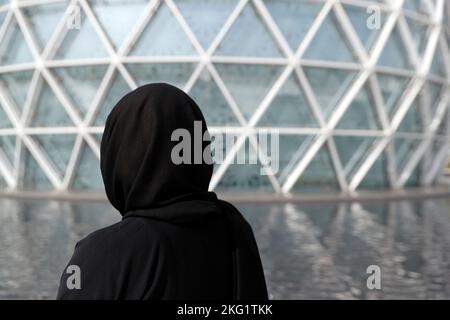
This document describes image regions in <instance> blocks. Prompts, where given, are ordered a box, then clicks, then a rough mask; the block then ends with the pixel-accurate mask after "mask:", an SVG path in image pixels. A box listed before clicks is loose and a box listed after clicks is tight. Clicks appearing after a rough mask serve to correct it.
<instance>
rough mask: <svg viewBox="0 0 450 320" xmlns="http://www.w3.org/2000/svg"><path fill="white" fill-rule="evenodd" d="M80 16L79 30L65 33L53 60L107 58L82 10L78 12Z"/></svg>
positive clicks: (73, 29)
mask: <svg viewBox="0 0 450 320" xmlns="http://www.w3.org/2000/svg"><path fill="white" fill-rule="evenodd" d="M80 15H81V19H80V28H79V29H77V28H72V29H69V30H68V31H67V34H66V36H65V37H64V39H63V41H62V43H61V44H60V46H59V48H58V50H57V51H56V54H55V58H56V59H82V58H99V57H106V56H109V54H108V53H107V52H106V49H105V47H104V46H103V43H102V41H101V40H100V38H99V36H98V35H97V32H96V31H95V29H94V27H93V26H92V24H91V22H90V21H89V19H88V17H87V16H86V15H85V14H84V11H83V10H80Z"/></svg>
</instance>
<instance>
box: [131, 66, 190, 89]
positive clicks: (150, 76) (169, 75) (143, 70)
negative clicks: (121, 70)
mask: <svg viewBox="0 0 450 320" xmlns="http://www.w3.org/2000/svg"><path fill="white" fill-rule="evenodd" d="M126 66H127V69H128V70H129V71H130V73H131V75H132V76H133V78H134V79H135V80H136V81H137V83H138V85H140V86H142V85H144V84H147V83H152V82H167V83H169V84H171V85H174V86H176V87H179V88H182V87H183V86H184V85H185V84H186V82H187V81H188V80H189V77H190V76H191V74H192V72H194V69H195V64H193V63H143V64H141V63H129V64H127V65H126Z"/></svg>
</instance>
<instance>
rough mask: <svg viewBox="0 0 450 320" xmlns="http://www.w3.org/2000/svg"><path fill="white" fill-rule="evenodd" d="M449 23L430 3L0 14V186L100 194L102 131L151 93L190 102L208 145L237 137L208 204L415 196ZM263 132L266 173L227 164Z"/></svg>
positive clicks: (83, 3) (24, 8) (438, 133)
mask: <svg viewBox="0 0 450 320" xmlns="http://www.w3.org/2000/svg"><path fill="white" fill-rule="evenodd" d="M368 8H369V11H367V9H368ZM77 10H79V14H80V15H79V16H77V13H78V11H77ZM449 13H450V3H448V2H447V1H444V0H422V1H420V0H405V1H403V0H386V1H381V0H380V1H362V0H341V1H338V0H323V1H319V0H317V1H301V0H165V1H163V0H161V1H156V0H151V1H141V0H128V1H120V0H116V1H114V0H112V1H87V0H78V1H75V0H74V1H58V0H23V1H0V186H1V188H2V189H3V190H6V191H16V190H19V191H20V190H33V191H48V190H56V191H65V190H78V191H79V190H86V189H87V190H91V189H92V190H101V189H102V182H101V179H100V175H99V170H98V158H99V142H100V137H101V133H102V131H103V124H104V120H105V117H106V115H107V114H108V112H109V110H110V109H111V108H112V107H113V106H114V104H115V102H116V101H117V100H118V99H119V98H120V97H121V96H122V95H123V94H125V93H126V92H128V91H130V90H131V89H134V88H136V87H137V86H139V85H142V84H144V83H147V82H152V81H166V82H169V83H172V84H175V85H177V86H179V87H181V88H183V89H184V90H185V91H186V92H188V93H190V94H191V95H192V96H193V97H194V99H196V100H197V101H198V103H199V105H200V107H201V108H202V110H203V112H204V114H205V117H206V119H207V121H208V123H209V126H210V131H211V132H225V131H227V132H237V133H240V136H239V139H238V140H237V142H236V144H235V146H234V147H233V148H232V150H231V151H230V152H229V153H228V154H227V156H226V158H225V161H224V163H223V164H221V165H220V166H217V167H216V169H215V173H214V176H213V179H212V182H211V189H214V190H220V191H221V190H231V191H233V190H249V191H261V190H264V191H269V192H277V193H284V194H287V193H295V192H305V191H307V192H309V191H319V192H325V191H326V192H330V191H331V192H339V191H343V192H349V193H351V192H354V191H358V190H362V189H380V188H394V189H396V188H403V187H406V186H419V185H430V184H432V183H433V182H434V181H435V179H436V177H437V176H438V175H439V173H440V172H441V171H442V168H443V164H444V163H445V161H446V158H447V151H448V150H447V149H448V146H447V142H448V130H447V128H448V121H449V116H448V115H449V112H447V108H448V104H449V95H450V91H449V90H448V89H449V76H448V75H449V74H450V73H449V70H450V60H449V50H448V45H449V43H448V40H447V39H448V36H449V35H450V28H449V26H448V25H447V24H445V23H443V21H445V22H448V19H446V17H447V14H449ZM77 17H80V18H81V21H80V28H79V29H76V28H75V29H71V28H69V25H70V26H72V27H73V26H74V25H76V23H77ZM378 18H379V20H378ZM368 19H369V20H368ZM368 21H370V25H368V24H367V23H368ZM377 21H379V22H380V25H379V26H377V25H376V22H377ZM373 23H375V25H373ZM269 128H277V129H279V132H280V148H281V149H280V151H281V153H280V156H281V159H280V161H281V162H280V166H281V167H280V172H279V173H277V174H276V175H272V176H260V175H259V170H255V169H256V168H258V169H259V166H257V165H253V166H241V167H237V166H238V165H235V164H232V160H233V157H234V155H235V153H236V152H238V150H239V148H241V147H243V146H244V145H245V144H246V141H248V139H249V137H250V140H249V141H250V145H251V146H255V145H256V144H255V140H254V136H252V135H250V136H249V133H250V132H251V130H252V129H256V130H267V129H269Z"/></svg>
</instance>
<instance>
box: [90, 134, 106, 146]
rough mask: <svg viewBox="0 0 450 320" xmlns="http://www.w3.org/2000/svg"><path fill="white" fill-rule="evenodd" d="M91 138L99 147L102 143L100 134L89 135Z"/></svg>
mask: <svg viewBox="0 0 450 320" xmlns="http://www.w3.org/2000/svg"><path fill="white" fill-rule="evenodd" d="M91 136H92V137H93V138H94V139H95V141H97V143H98V145H100V144H101V143H102V136H103V134H102V133H94V134H91Z"/></svg>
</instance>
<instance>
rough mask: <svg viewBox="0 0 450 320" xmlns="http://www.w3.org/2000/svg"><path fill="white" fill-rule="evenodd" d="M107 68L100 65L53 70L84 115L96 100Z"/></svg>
mask: <svg viewBox="0 0 450 320" xmlns="http://www.w3.org/2000/svg"><path fill="white" fill-rule="evenodd" d="M106 68H107V67H106V66H102V65H100V66H87V67H85V66H83V67H64V68H54V69H52V71H54V74H56V76H57V78H58V80H59V83H61V84H62V85H63V86H64V89H65V90H66V92H67V94H68V95H69V96H70V98H72V101H73V102H74V105H75V106H76V108H77V110H78V112H80V114H81V115H83V116H84V115H85V114H86V112H87V111H88V109H89V107H90V106H91V103H92V101H93V100H94V97H95V94H96V93H97V90H98V87H99V86H100V83H101V81H102V80H103V77H104V75H105V72H106Z"/></svg>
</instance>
